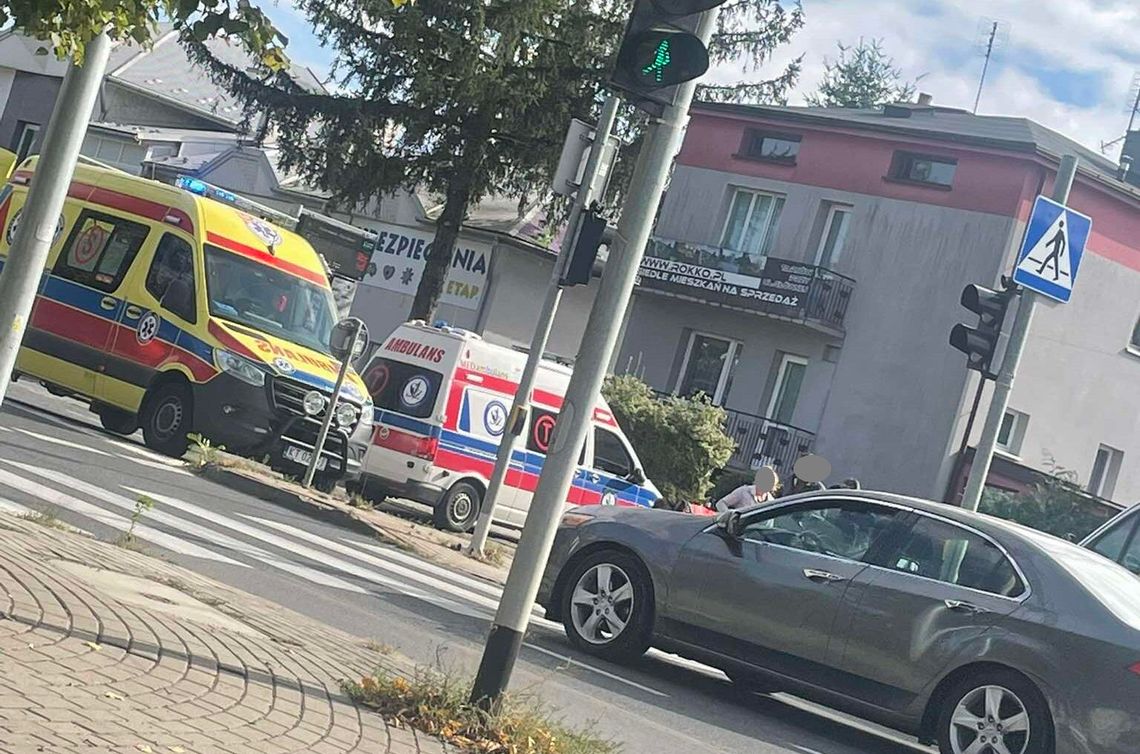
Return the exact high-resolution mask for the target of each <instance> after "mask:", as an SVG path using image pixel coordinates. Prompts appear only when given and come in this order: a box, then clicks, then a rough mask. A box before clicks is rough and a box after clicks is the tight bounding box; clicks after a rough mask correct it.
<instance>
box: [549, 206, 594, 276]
mask: <svg viewBox="0 0 1140 754" xmlns="http://www.w3.org/2000/svg"><path fill="white" fill-rule="evenodd" d="M605 232H606V218H604V217H602V214H601V212H599V211H598V209H597V207H594V208H592V209H588V210H586V211H585V212H583V213H582V218H581V225H580V226H579V230H578V238H577V240H576V241H575V242H574V248H573V249H571V250H570V259H569V261H568V262H567V263H566V267H565V268H563V270H562V277H561V279H560V280H559V281H558V282H559V283H560V284H561V285H564V286H575V285H589V284H590V277H591V275H592V273H593V271H594V262H595V261H596V260H597V258H598V247H600V246H601V245H602V239H603V236H604V235H605Z"/></svg>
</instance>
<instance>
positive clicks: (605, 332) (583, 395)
mask: <svg viewBox="0 0 1140 754" xmlns="http://www.w3.org/2000/svg"><path fill="white" fill-rule="evenodd" d="M716 17H717V11H716V10H715V9H714V10H710V11H706V12H705V13H704V14H702V16H701V20H700V24H699V26H698V28H697V36H698V37H699V38H700V39H701V40H702V41H703V42H705V43H707V42H708V40H709V38H710V37H711V36H712V30H713V27H714V25H715V23H716ZM695 90H696V80H695V79H694V80H691V81H687V82H685V83H683V84H681V86H680V87H679V89H678V92H677V97H676V100H675V101H674V104H673V105H671V106H667V107H665V110H664V112H663V114H662V115H661V117H660V118H659V119H657V120H654V121H653V122H651V123H650V126H649V129H648V133H647V135H646V139H645V143H644V144H643V145H642V147H641V154H640V155H639V156H638V159H637V166H636V168H635V169H634V173H633V177H632V179H631V180H630V185H629V192H628V197H629V200H628V202H627V203H626V205H625V208H624V210H623V211H622V215H621V220H620V221H619V222H618V230H617V237H616V239H615V242H614V245H613V248H612V250H611V253H610V256H609V259H608V260H607V261H606V271H605V274H604V275H603V276H602V284H601V286H600V288H599V289H598V296H597V299H596V300H595V301H594V306H593V308H592V309H591V310H590V318H589V320H588V321H587V323H586V330H585V334H584V335H583V336H582V345H581V347H580V349H579V351H578V358H577V360H576V362H575V364H574V374H573V376H572V377H571V378H570V384H569V386H568V387H567V389H566V397H565V399H564V401H563V404H562V410H561V412H560V413H559V415H558V422H557V424H556V425H555V427H554V436H553V438H552V440H551V444H550V450H549V452H548V453H547V455H546V461H545V463H544V464H543V468H542V474H541V476H540V477H539V480H538V489H537V490H535V493H534V499H533V501H532V502H531V506H530V514H529V515H528V516H527V520H526V526H525V528H524V529H523V532H522V537H521V538H520V539H519V546H518V550H517V551H516V553H515V557H514V561H513V562H512V563H511V570H510V573H509V574H508V575H507V583H506V586H505V587H504V589H503V596H502V599H501V600H500V601H499V609H498V611H497V612H496V613H495V621H494V624H493V625H492V626H491V633H490V636H489V637H488V638H487V645H486V647H485V648H484V650H483V658H482V661H481V662H480V663H479V672H478V673H477V674H476V676H475V685H474V687H473V688H472V690H471V701H472V703H473V704H477V705H479V706H480V707H482V708H484V709H493V708H494V707H496V706H497V705H498V702H499V699H500V697H501V696H502V693H503V691H504V690H505V689H506V688H507V684H508V683H509V682H510V678H511V673H512V671H513V670H514V666H515V661H516V660H517V659H518V654H519V649H520V648H521V647H522V643H523V636H524V635H525V634H526V629H527V626H528V625H529V623H530V613H531V608H532V606H533V605H534V600H535V597H536V596H537V595H538V587H539V583H540V581H541V580H542V575H543V571H544V570H545V568H546V561H547V559H548V558H549V557H550V548H551V547H552V546H553V544H554V535H555V534H556V532H557V530H558V524H559V521H561V519H562V510H563V507H564V506H565V504H566V495H567V493H568V492H569V491H570V484H571V483H572V481H573V479H574V472H575V470H576V469H577V467H578V453H579V451H580V450H581V448H582V443H584V442H585V441H586V433H587V432H588V430H589V428H590V426H591V424H590V420H591V417H592V416H593V413H594V405H595V404H596V403H597V399H598V394H599V392H600V391H601V388H602V380H603V379H604V378H605V374H606V367H607V365H608V364H609V361H610V356H611V354H612V353H613V349H614V345H615V343H616V341H617V336H618V330H619V328H620V326H621V318H622V314H623V312H625V307H626V304H628V302H629V299H630V296H631V295H632V293H633V286H634V283H635V282H636V281H637V273H638V269H639V268H640V266H641V258H642V256H643V254H644V253H645V246H646V244H647V243H648V241H649V234H650V230H651V228H652V225H653V218H654V216H655V214H656V212H657V207H658V204H659V202H660V201H661V195H662V194H663V193H664V191H665V184H666V182H667V180H668V177H669V170H670V167H671V166H672V164H673V158H674V157H675V156H676V154H677V150H678V147H679V146H680V141H681V136H682V134H683V133H684V129H685V123H686V120H687V118H688V112H689V103H690V102H692V99H693V92H694V91H695Z"/></svg>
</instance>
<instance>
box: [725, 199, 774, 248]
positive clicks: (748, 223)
mask: <svg viewBox="0 0 1140 754" xmlns="http://www.w3.org/2000/svg"><path fill="white" fill-rule="evenodd" d="M783 210H784V197H782V196H776V195H775V194H763V193H760V192H758V191H746V190H745V189H736V191H735V192H734V193H733V195H732V206H731V208H730V209H729V212H728V220H727V221H726V222H725V224H724V233H723V234H722V235H721V240H720V245H721V246H723V247H725V248H726V249H730V250H732V251H735V252H739V253H741V254H743V255H745V256H747V257H750V258H752V259H753V260H755V261H758V260H759V259H760V258H762V257H766V256H768V253H769V252H770V251H771V248H772V244H773V243H774V242H775V239H776V230H777V228H778V227H779V224H780V214H781V213H782V212H783Z"/></svg>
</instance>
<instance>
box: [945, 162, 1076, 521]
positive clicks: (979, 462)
mask: <svg viewBox="0 0 1140 754" xmlns="http://www.w3.org/2000/svg"><path fill="white" fill-rule="evenodd" d="M1076 174H1077V158H1076V157H1075V156H1073V155H1065V156H1064V157H1063V158H1061V165H1060V167H1058V168H1057V177H1056V179H1055V180H1054V182H1053V202H1054V203H1056V204H1060V205H1064V204H1065V202H1067V201H1068V200H1069V191H1070V190H1071V189H1072V186H1073V178H1075V177H1076ZM1031 227H1032V218H1031V222H1030V224H1029V226H1027V227H1026V231H1025V232H1026V239H1025V241H1026V243H1025V244H1023V246H1029V247H1030V248H1028V249H1027V248H1023V249H1022V253H1021V254H1020V255H1019V260H1018V265H1019V266H1020V264H1021V262H1022V261H1023V258H1025V257H1028V256H1029V253H1031V252H1032V251H1033V248H1032V247H1033V246H1034V244H1031V243H1029V242H1030V241H1031V237H1030V233H1031ZM1086 237H1087V236H1086ZM1078 261H1079V257H1078ZM1015 279H1016V278H1015ZM1071 287H1072V286H1071V281H1070V286H1069V288H1070V291H1071ZM1038 295H1039V294H1037V293H1034V292H1033V291H1032V290H1029V289H1028V288H1026V289H1024V290H1022V292H1021V305H1020V306H1018V307H1017V317H1016V318H1014V320H1013V329H1012V330H1011V332H1010V335H1009V345H1008V346H1007V347H1006V351H1005V358H1004V359H1002V363H1001V370H1000V371H999V372H998V375H997V379H996V380H995V381H994V394H993V397H992V398H991V399H990V408H989V411H988V412H987V413H986V422H985V424H984V425H983V427H982V437H981V439H980V440H979V441H978V447H977V449H976V450H975V451H974V462H973V464H971V466H970V477H969V479H968V480H967V481H966V491H965V493H964V494H963V495H962V507H963V508H969V509H970V510H974V511H976V510H977V509H978V506H979V505H980V504H981V502H982V490H983V489H984V488H985V486H986V477H988V476H989V473H990V464H991V463H992V462H993V458H994V448H996V447H997V439H998V432H999V431H1000V430H1001V422H1002V418H1003V417H1004V416H1005V411H1006V408H1008V407H1009V395H1010V393H1011V392H1013V380H1014V378H1015V377H1017V367H1018V365H1019V364H1020V363H1021V352H1022V351H1023V350H1024V349H1025V342H1026V340H1028V338H1029V326H1030V325H1031V324H1032V323H1033V310H1034V309H1035V308H1036V306H1037V298H1038Z"/></svg>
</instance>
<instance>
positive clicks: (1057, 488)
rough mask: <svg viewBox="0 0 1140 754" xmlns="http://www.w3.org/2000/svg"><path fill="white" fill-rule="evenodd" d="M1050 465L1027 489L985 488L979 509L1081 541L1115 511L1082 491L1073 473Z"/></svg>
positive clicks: (1055, 534)
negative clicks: (1040, 477)
mask: <svg viewBox="0 0 1140 754" xmlns="http://www.w3.org/2000/svg"><path fill="white" fill-rule="evenodd" d="M1047 466H1048V468H1049V473H1048V474H1043V475H1042V479H1041V481H1039V482H1037V483H1036V484H1034V485H1033V486H1032V487H1031V488H1030V489H1028V490H1026V491H1025V492H1020V493H1016V494H1015V493H1012V492H1006V491H1004V490H998V489H994V488H992V487H987V488H985V489H984V490H983V491H982V501H981V504H980V505H979V506H978V510H979V511H981V512H982V513H989V514H990V515H992V516H997V517H999V518H1006V519H1009V520H1011V521H1016V522H1017V523H1019V524H1024V525H1025V526H1029V527H1031V528H1033V529H1037V530H1039V531H1043V532H1048V533H1049V534H1052V535H1054V536H1057V537H1062V538H1068V539H1072V540H1074V541H1078V542H1079V541H1080V540H1082V539H1084V538H1085V537H1086V536H1088V535H1089V534H1091V533H1092V532H1093V530H1095V529H1096V528H1097V527H1098V526H1100V525H1101V524H1103V523H1104V522H1105V521H1106V520H1108V518H1110V517H1111V516H1112V515H1114V514H1115V513H1116V511H1115V510H1113V509H1111V508H1109V507H1108V506H1106V505H1104V504H1103V503H1101V502H1099V501H1097V500H1096V499H1095V498H1093V497H1092V496H1090V495H1089V494H1088V493H1086V492H1085V491H1084V490H1082V489H1081V488H1080V487H1079V486H1078V484H1077V475H1076V474H1075V473H1074V472H1072V471H1069V470H1067V469H1063V468H1060V467H1058V466H1056V464H1053V463H1052V462H1050V463H1049V464H1047Z"/></svg>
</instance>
